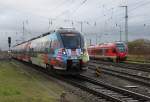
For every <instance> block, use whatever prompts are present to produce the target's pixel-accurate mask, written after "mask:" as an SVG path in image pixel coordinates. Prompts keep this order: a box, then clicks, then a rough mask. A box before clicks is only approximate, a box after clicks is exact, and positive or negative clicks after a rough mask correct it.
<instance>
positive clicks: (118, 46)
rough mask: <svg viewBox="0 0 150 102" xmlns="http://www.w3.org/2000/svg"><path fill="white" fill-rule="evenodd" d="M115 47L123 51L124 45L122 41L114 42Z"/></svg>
mask: <svg viewBox="0 0 150 102" xmlns="http://www.w3.org/2000/svg"><path fill="white" fill-rule="evenodd" d="M116 47H117V49H118V51H119V52H125V50H126V49H125V45H124V44H123V43H118V44H116Z"/></svg>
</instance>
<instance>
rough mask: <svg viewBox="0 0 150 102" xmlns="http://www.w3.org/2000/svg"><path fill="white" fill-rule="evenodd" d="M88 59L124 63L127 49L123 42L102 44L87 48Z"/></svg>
mask: <svg viewBox="0 0 150 102" xmlns="http://www.w3.org/2000/svg"><path fill="white" fill-rule="evenodd" d="M88 53H89V56H90V58H93V59H104V60H105V59H107V60H111V61H115V62H120V61H125V60H126V58H127V54H128V47H127V45H126V44H125V43H123V42H114V43H104V44H99V45H95V46H90V47H88Z"/></svg>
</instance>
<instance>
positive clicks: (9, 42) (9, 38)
mask: <svg viewBox="0 0 150 102" xmlns="http://www.w3.org/2000/svg"><path fill="white" fill-rule="evenodd" d="M8 46H9V50H10V47H11V37H8Z"/></svg>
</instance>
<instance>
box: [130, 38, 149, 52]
mask: <svg viewBox="0 0 150 102" xmlns="http://www.w3.org/2000/svg"><path fill="white" fill-rule="evenodd" d="M128 48H129V54H132V55H150V40H147V39H137V40H134V41H132V42H129V43H128Z"/></svg>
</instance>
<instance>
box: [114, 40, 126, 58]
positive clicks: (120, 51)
mask: <svg viewBox="0 0 150 102" xmlns="http://www.w3.org/2000/svg"><path fill="white" fill-rule="evenodd" d="M116 48H117V61H125V60H126V59H127V54H128V48H127V45H126V44H125V43H123V42H117V43H116Z"/></svg>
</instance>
